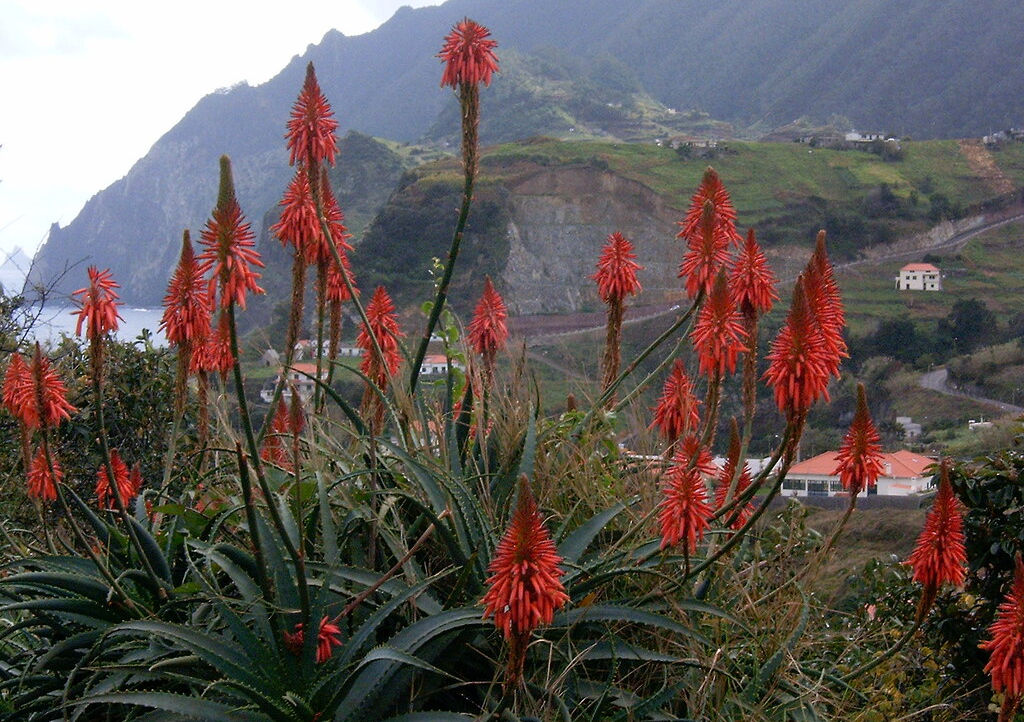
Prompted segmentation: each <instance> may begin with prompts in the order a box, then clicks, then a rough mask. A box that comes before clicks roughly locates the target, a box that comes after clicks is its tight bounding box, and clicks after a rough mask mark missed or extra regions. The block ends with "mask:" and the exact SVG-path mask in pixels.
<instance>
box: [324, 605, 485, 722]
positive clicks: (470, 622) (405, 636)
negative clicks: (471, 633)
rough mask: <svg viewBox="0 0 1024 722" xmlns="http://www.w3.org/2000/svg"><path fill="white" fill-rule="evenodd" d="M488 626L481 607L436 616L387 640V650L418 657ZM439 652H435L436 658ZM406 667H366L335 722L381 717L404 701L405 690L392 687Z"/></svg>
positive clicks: (384, 662)
mask: <svg viewBox="0 0 1024 722" xmlns="http://www.w3.org/2000/svg"><path fill="white" fill-rule="evenodd" d="M488 626H491V625H489V624H488V623H487V622H485V621H484V619H483V617H482V614H481V610H480V609H479V607H463V608H461V609H453V610H451V611H447V612H441V613H440V614H435V615H433V616H431V617H428V618H426V619H423V620H420V621H419V622H416V623H414V624H412V625H410V626H409V627H406V628H405V629H403V630H402V631H401V632H399V633H398V634H396V635H395V636H394V637H392V638H391V639H390V640H388V646H389V647H391V648H393V649H396V650H399V651H401V652H404V653H405V654H410V655H415V654H416V653H417V652H418V651H419V650H420V649H421V648H423V647H424V646H426V645H427V644H429V643H432V642H436V641H438V640H440V639H442V638H443V637H444V636H446V635H451V634H454V633H456V632H460V631H463V630H466V629H471V628H474V627H476V628H479V629H483V628H486V627H488ZM438 651H439V650H436V649H435V650H434V652H435V654H436V653H437V652H438ZM404 666H405V665H404V664H403V663H402V662H396V661H393V660H385V659H380V660H376V661H374V662H371V663H370V664H368V665H367V666H366V667H364V668H363V669H362V670H361V671H360V672H359V673H358V675H357V676H356V678H355V680H354V681H353V683H352V686H351V687H350V689H349V690H348V693H347V694H346V695H345V698H344V699H343V700H342V701H341V703H340V704H339V705H338V714H337V715H336V716H335V720H336V721H337V722H342V721H350V722H357V721H360V722H361V720H366V719H373V718H374V717H379V716H380V712H381V711H382V710H386V709H388V708H390V707H392V706H393V704H394V703H395V702H397V701H398V700H399V699H400V698H401V696H402V690H401V689H396V688H395V687H394V685H392V684H391V683H392V681H393V680H394V677H395V675H396V674H397V673H398V672H399V671H400V670H401V669H402V668H403V667H404Z"/></svg>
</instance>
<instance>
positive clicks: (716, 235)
mask: <svg viewBox="0 0 1024 722" xmlns="http://www.w3.org/2000/svg"><path fill="white" fill-rule="evenodd" d="M680 236H682V234H680ZM686 247H687V251H686V255H685V256H683V262H682V264H680V266H679V278H684V277H685V278H686V294H687V295H688V296H689V297H690V298H693V297H694V296H696V295H697V294H698V293H700V292H701V291H704V292H705V293H708V292H710V291H711V287H712V284H714V281H715V275H716V274H717V273H718V271H719V269H721V268H723V267H724V266H725V264H726V263H728V261H729V236H728V235H727V233H726V231H725V230H723V228H722V227H721V226H720V225H719V224H718V223H717V222H716V221H715V208H714V205H713V204H712V203H711V201H705V202H704V210H703V213H702V214H701V217H700V223H699V225H698V226H697V228H696V230H695V232H694V233H692V234H690V235H688V236H686Z"/></svg>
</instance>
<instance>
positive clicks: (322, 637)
mask: <svg viewBox="0 0 1024 722" xmlns="http://www.w3.org/2000/svg"><path fill="white" fill-rule="evenodd" d="M305 643H306V635H305V633H304V632H303V631H302V622H299V623H298V624H296V625H295V631H294V632H285V633H284V644H285V646H286V647H288V651H290V652H291V653H292V654H301V653H302V645H304V644H305ZM339 644H341V628H340V627H338V625H337V624H335V623H334V622H332V621H330V620H329V619H328V618H327V615H324V617H323V619H321V620H320V629H319V631H318V632H317V638H316V663H317V664H323V663H324V662H326V661H327V660H328V659H330V658H331V655H333V654H334V648H335V647H337V646H338V645H339Z"/></svg>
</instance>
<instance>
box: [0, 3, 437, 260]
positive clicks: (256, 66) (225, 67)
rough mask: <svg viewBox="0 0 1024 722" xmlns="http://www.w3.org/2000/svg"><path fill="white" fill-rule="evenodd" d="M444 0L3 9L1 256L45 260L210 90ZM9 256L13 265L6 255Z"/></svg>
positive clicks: (256, 79)
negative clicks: (59, 230)
mask: <svg viewBox="0 0 1024 722" xmlns="http://www.w3.org/2000/svg"><path fill="white" fill-rule="evenodd" d="M439 4H441V0H404V1H402V0H288V2H284V3H263V2H239V1H238V0H202V1H200V0H176V1H175V2H160V3H157V2H150V1H149V0H89V1H88V2H82V0H0V8H2V22H0V103H2V106H0V107H2V108H3V110H0V146H2V147H0V250H4V251H10V250H11V249H13V248H14V247H15V246H21V247H22V248H23V249H25V251H26V252H27V253H28V254H29V255H31V254H32V253H34V252H35V249H36V247H37V246H38V245H39V244H40V243H41V242H42V241H43V240H44V238H45V235H46V232H47V230H48V229H49V227H50V224H51V223H53V222H59V223H60V224H61V225H67V224H68V223H70V222H71V221H72V220H73V219H74V217H75V216H76V215H77V214H78V211H79V210H81V208H82V206H83V205H84V204H85V202H86V201H87V200H88V199H89V198H90V197H91V196H92V195H93V194H95V193H97V192H98V191H100V190H102V189H103V188H106V187H107V186H108V185H110V184H111V183H113V182H114V181H115V180H117V179H118V178H121V177H122V176H124V175H125V174H126V173H127V172H128V169H129V168H131V166H132V164H133V163H134V162H135V161H136V160H138V159H139V158H141V157H142V156H143V155H145V154H146V152H147V151H148V150H149V148H150V147H151V146H152V145H153V143H155V142H156V140H157V139H158V138H159V137H160V136H161V135H163V134H164V133H165V132H167V131H168V130H169V129H170V128H171V127H172V126H173V125H174V124H175V123H176V122H177V121H178V120H179V119H180V118H181V117H182V116H183V115H184V114H185V113H186V112H187V111H188V110H189V109H190V108H191V107H192V106H193V105H195V103H196V102H197V101H198V100H199V99H200V98H202V97H203V96H204V95H206V94H207V93H209V92H211V91H213V90H216V89H217V88H223V87H227V86H230V85H234V84H235V83H238V82H240V81H243V80H245V81H248V82H249V84H251V85H257V84H259V83H263V82H265V81H267V80H269V79H270V78H271V77H272V76H273V75H275V74H276V73H277V72H278V71H280V70H281V69H282V68H284V66H285V65H286V64H287V63H288V61H289V60H290V59H291V58H292V56H294V55H299V54H301V53H303V52H304V51H305V49H306V47H307V46H308V45H310V44H313V43H318V42H320V40H321V38H323V36H324V34H325V33H326V32H327V31H328V30H330V29H332V28H336V29H338V30H340V31H341V32H343V33H345V34H346V35H359V34H361V33H365V32H368V31H370V30H372V29H374V28H376V27H377V26H378V25H380V24H381V23H382V22H384V21H385V20H387V19H388V18H389V17H391V15H392V14H394V11H395V10H397V9H398V8H399V7H401V6H403V5H411V6H413V7H421V6H424V5H439ZM0 260H2V258H0Z"/></svg>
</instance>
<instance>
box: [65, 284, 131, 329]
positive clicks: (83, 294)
mask: <svg viewBox="0 0 1024 722" xmlns="http://www.w3.org/2000/svg"><path fill="white" fill-rule="evenodd" d="M120 287H121V286H119V285H118V284H117V283H116V282H115V281H114V279H113V278H111V275H110V269H109V268H108V269H106V270H103V271H101V270H99V269H98V268H96V266H89V285H88V286H86V287H85V288H80V289H78V290H77V291H75V292H73V293H72V294H71V297H72V298H73V299H74V301H75V303H77V304H78V310H77V311H72V312H71V313H72V315H74V316H78V323H76V324H75V335H76V336H81V335H82V325H83V324H85V335H86V338H88V339H90V340H91V339H98V338H102V337H103V335H104V334H107V333H110V332H112V331H116V330H117V322H118V321H123V320H124V319H122V318H121V314H119V313H118V312H117V307H118V305H119V304H118V302H117V299H118V298H119V296H118V295H117V291H115V290H114V289H115V288H120Z"/></svg>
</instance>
